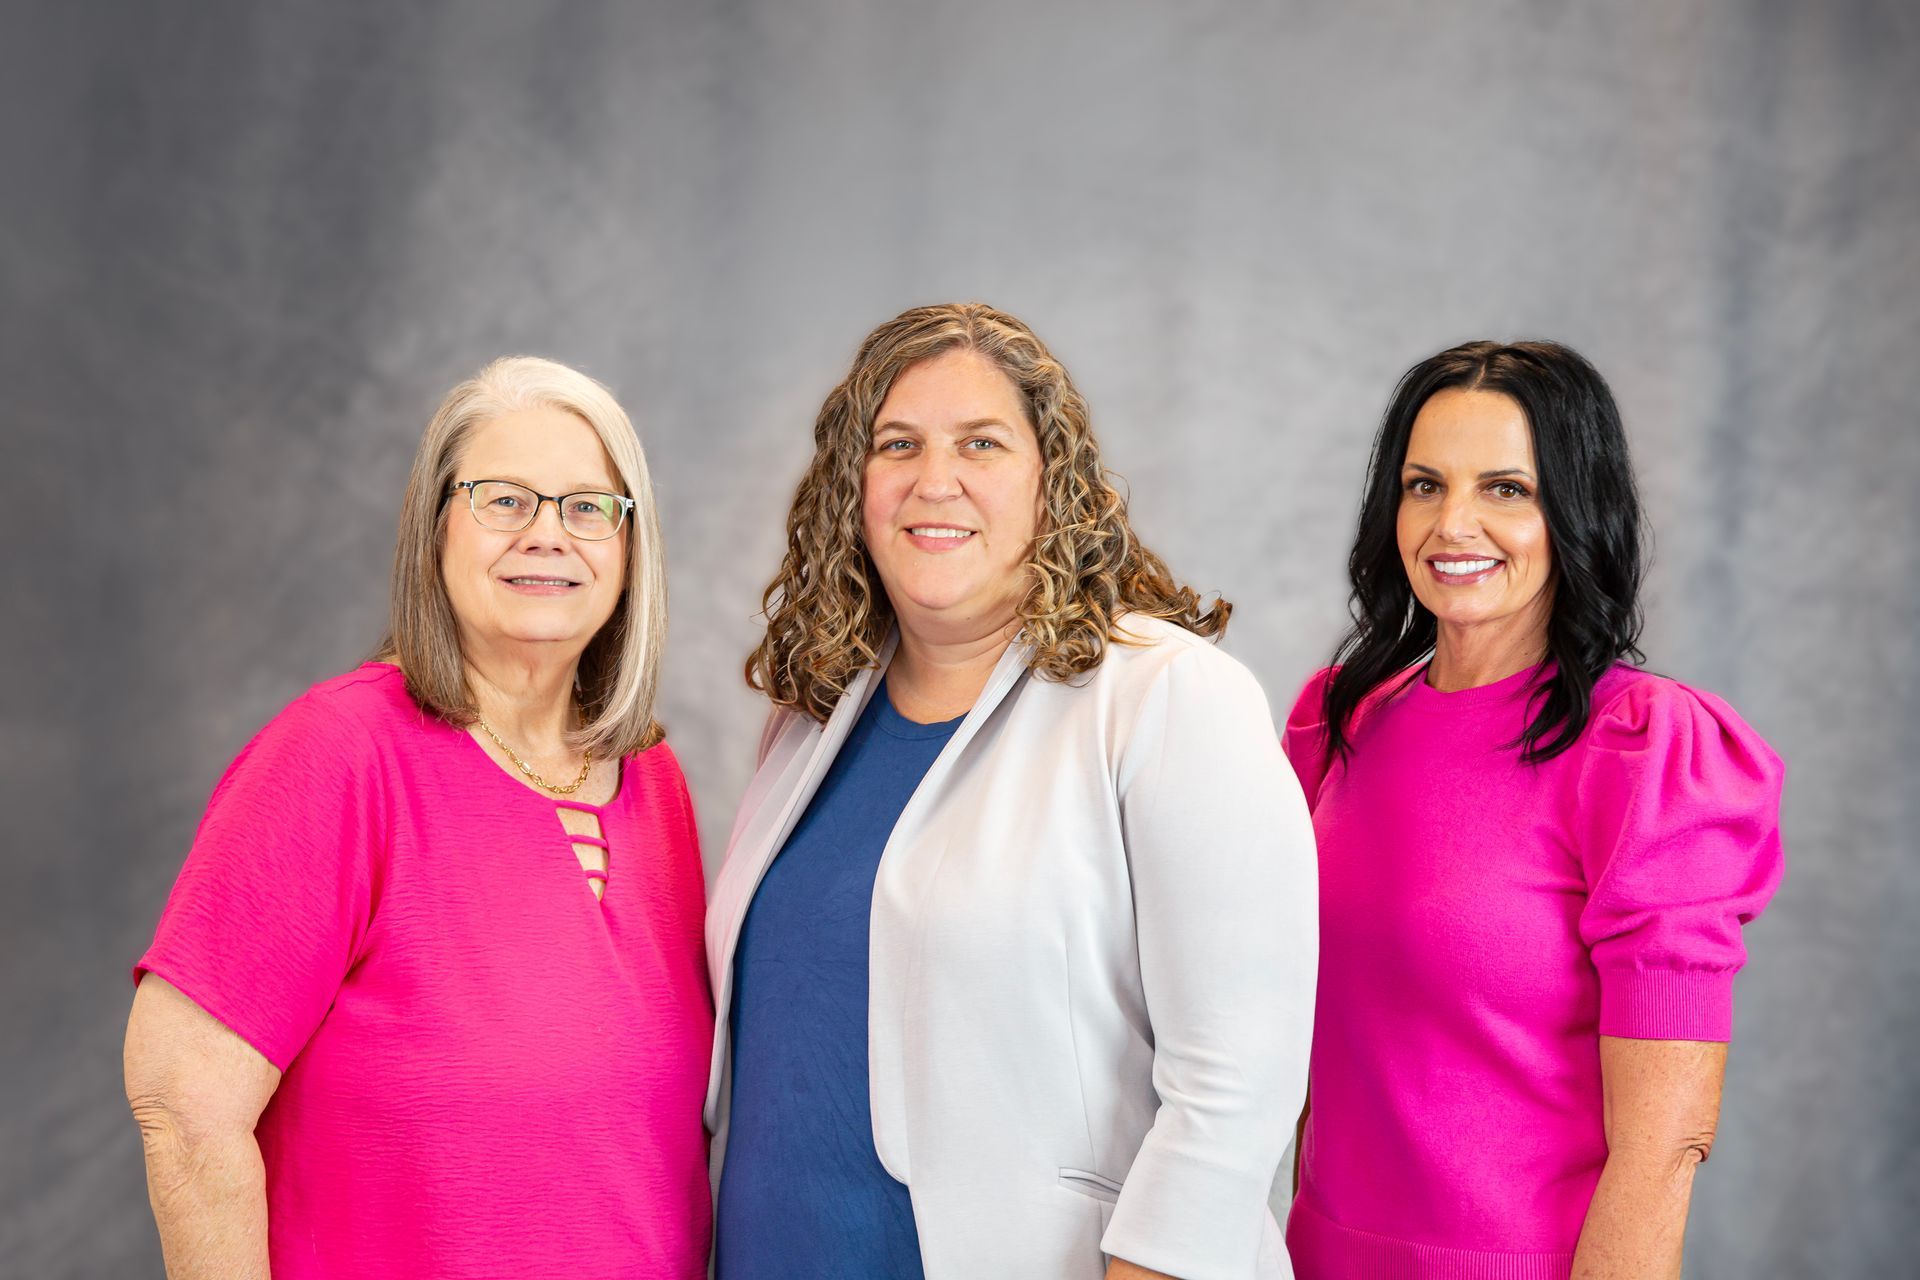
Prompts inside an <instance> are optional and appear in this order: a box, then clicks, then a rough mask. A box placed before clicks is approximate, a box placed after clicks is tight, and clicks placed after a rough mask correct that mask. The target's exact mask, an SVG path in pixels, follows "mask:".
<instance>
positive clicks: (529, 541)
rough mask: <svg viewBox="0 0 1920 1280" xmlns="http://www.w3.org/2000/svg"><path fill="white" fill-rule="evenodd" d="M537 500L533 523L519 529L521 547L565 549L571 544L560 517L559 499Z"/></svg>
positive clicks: (552, 549) (524, 548)
mask: <svg viewBox="0 0 1920 1280" xmlns="http://www.w3.org/2000/svg"><path fill="white" fill-rule="evenodd" d="M539 502H540V505H539V506H538V507H537V508H535V509H534V513H533V523H532V524H530V525H528V526H527V527H526V528H524V529H522V530H521V531H520V546H521V548H522V549H523V550H527V549H533V548H537V547H544V548H546V549H547V550H550V551H565V550H566V549H567V548H568V547H569V546H571V545H572V539H571V537H570V535H569V534H568V533H567V527H566V525H565V524H564V523H563V522H562V521H561V519H560V503H559V501H558V500H556V499H551V498H541V499H540V500H539Z"/></svg>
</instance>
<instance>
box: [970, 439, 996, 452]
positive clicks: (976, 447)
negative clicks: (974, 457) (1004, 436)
mask: <svg viewBox="0 0 1920 1280" xmlns="http://www.w3.org/2000/svg"><path fill="white" fill-rule="evenodd" d="M963 447H964V448H967V449H970V450H972V451H973V452H974V453H986V452H987V451H988V450H990V449H998V448H999V447H1000V442H999V441H998V440H993V439H989V438H988V437H986V436H975V437H974V438H973V439H971V440H969V441H967V443H966V444H965V446H963Z"/></svg>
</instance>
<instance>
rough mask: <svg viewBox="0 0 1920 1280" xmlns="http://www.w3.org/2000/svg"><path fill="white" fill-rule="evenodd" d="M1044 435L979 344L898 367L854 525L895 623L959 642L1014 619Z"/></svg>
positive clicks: (1023, 586) (1035, 509)
mask: <svg viewBox="0 0 1920 1280" xmlns="http://www.w3.org/2000/svg"><path fill="white" fill-rule="evenodd" d="M1040 473H1041V459H1040V441H1039V438H1038V437H1037V436H1036V435H1035V434H1034V429H1033V426H1032V424H1031V423H1029V422H1028V421H1027V413H1026V405H1025V403H1024V402H1023V400H1022V398H1021V396H1020V392H1019V389H1018V388H1016V387H1015V386H1014V384H1013V381H1012V380H1011V379H1010V378H1008V377H1007V375H1006V374H1005V373H1003V372H1002V371H1001V370H1000V368H999V366H998V365H996V364H994V363H993V362H992V361H991V360H989V359H987V358H986V357H985V356H982V355H980V354H979V353H978V352H976V351H972V350H968V349H965V348H956V349H954V350H951V351H947V352H944V353H942V354H940V355H937V356H934V357H932V358H931V359H928V360H923V361H921V362H920V363H918V364H915V365H911V366H909V367H908V368H906V369H905V370H903V371H902V372H901V373H900V375H899V376H898V377H896V378H895V379H894V380H893V386H892V387H891V388H890V389H889V391H888V393H887V398H886V399H885V400H884V401H883V402H882V403H881V405H880V411H879V413H878V414H877V415H875V419H874V429H873V444H872V447H871V449H870V450H869V452H868V454H867V463H866V476H865V484H864V489H863V494H862V502H861V524H862V532H863V534H864V536H865V538H866V543H867V550H868V552H869V553H870V554H871V555H872V556H873V563H874V567H875V568H876V569H878V570H879V573H880V581H881V583H882V585H884V586H885V588H886V591H887V598H888V600H889V601H890V602H891V603H892V605H893V611H894V615H895V616H896V617H897V618H898V619H899V622H900V626H901V627H902V629H904V630H907V631H909V632H910V633H912V634H914V635H916V636H919V637H923V638H925V639H928V640H930V641H939V640H964V639H974V638H978V637H979V636H982V635H985V634H986V633H988V632H990V631H992V630H994V629H995V628H998V627H1001V626H1004V625H1006V624H1007V623H1010V622H1011V621H1012V619H1013V614H1014V609H1015V607H1016V606H1017V605H1018V603H1019V601H1020V597H1021V596H1022V595H1023V594H1024V593H1025V591H1026V590H1027V587H1028V579H1027V575H1026V573H1025V565H1026V563H1027V560H1028V558H1029V556H1030V554H1031V552H1032V549H1033V539H1034V535H1035V533H1036V531H1037V530H1038V527H1039V521H1040Z"/></svg>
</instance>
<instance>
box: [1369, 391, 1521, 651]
mask: <svg viewBox="0 0 1920 1280" xmlns="http://www.w3.org/2000/svg"><path fill="white" fill-rule="evenodd" d="M1398 532H1399V542H1400V560H1401V563H1402V564H1403V565H1404V566H1405V568H1406V571H1407V578H1408V580H1409V581H1410V582H1411V583H1412V585H1413V594H1414V596H1415V597H1416V598H1417V599H1418V600H1419V601H1420V603H1421V604H1422V605H1424V606H1426V608H1427V609H1428V610H1429V611H1431V612H1432V614H1433V616H1434V617H1435V618H1436V619H1438V620H1439V624H1440V627H1441V630H1442V631H1443V632H1445V631H1447V630H1449V629H1462V628H1470V627H1487V626H1495V627H1499V628H1501V629H1502V630H1503V631H1504V630H1507V629H1511V630H1512V631H1513V632H1514V636H1513V640H1514V642H1515V644H1516V645H1517V646H1523V647H1525V648H1527V649H1529V650H1544V649H1545V647H1546V636H1547V620H1548V617H1549V615H1550V613H1551V610H1552V607H1553V553H1552V549H1551V547H1550V546H1549V543H1548V538H1547V521H1546V516H1545V514H1544V513H1543V512H1542V510H1541V506H1540V481H1539V469H1538V468H1537V467H1536V465H1535V463H1534V456H1533V432H1532V431H1531V430H1530V429H1529V427H1528V425H1527V417H1526V414H1525V413H1524V412H1523V411H1522V410H1521V408H1520V406H1519V404H1518V403H1517V402H1515V401H1514V400H1513V399H1512V398H1511V397H1508V396H1505V395H1502V394H1500V393H1498V392H1492V391H1469V390H1463V389H1461V388H1457V387H1454V388H1448V389H1447V390H1444V391H1440V392H1436V393H1435V394H1434V395H1433V397H1432V398H1430V399H1429V400H1428V401H1427V402H1426V404H1425V405H1423V406H1422V407H1421V409H1420V413H1419V415H1418V416H1417V417H1416V418H1415V419H1414V420H1413V431H1412V433H1411V434H1410V436H1409V437H1408V440H1407V456H1406V461H1405V462H1404V463H1403V464H1402V465H1401V468H1400V514H1399V521H1398Z"/></svg>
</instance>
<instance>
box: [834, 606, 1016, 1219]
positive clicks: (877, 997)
mask: <svg viewBox="0 0 1920 1280" xmlns="http://www.w3.org/2000/svg"><path fill="white" fill-rule="evenodd" d="M1032 657H1033V647H1032V646H1031V645H1029V644H1027V643H1026V642H1025V641H1023V640H1018V639H1016V640H1015V641H1014V642H1013V643H1012V644H1010V645H1008V646H1007V650H1006V652H1005V653H1003V654H1001V655H1000V661H999V663H997V664H996V665H995V666H994V669H993V674H992V675H991V676H989V677H987V684H986V687H985V688H984V689H982V690H981V691H980V696H979V698H978V699H976V700H975V701H974V704H973V709H972V710H970V711H968V712H967V717H966V719H964V720H962V721H961V722H960V727H959V728H957V729H955V730H954V732H953V737H952V738H950V739H948V740H947V745H946V747H945V748H944V749H943V750H942V751H941V752H940V755H939V757H938V758H937V759H935V760H934V762H933V765H932V767H931V768H929V769H928V770H927V774H926V777H924V778H922V779H921V780H920V785H919V786H918V787H916V788H915V789H914V792H913V796H912V798H910V799H909V800H908V801H907V805H906V808H904V809H902V810H901V811H900V817H899V819H898V821H896V822H895V823H894V824H893V834H892V835H891V836H890V837H889V838H888V840H887V847H886V850H885V851H884V852H883V853H882V854H881V855H880V871H879V875H878V877H877V878H876V880H875V883H874V887H873V914H872V917H871V925H870V929H869V934H868V952H867V954H868V965H867V1082H868V1091H869V1096H870V1098H871V1101H872V1105H873V1142H874V1150H875V1151H876V1152H877V1153H878V1154H879V1156H880V1163H881V1165H882V1166H884V1167H885V1169H886V1170H887V1172H888V1173H890V1174H892V1175H893V1176H894V1177H895V1178H896V1179H898V1180H899V1181H901V1182H907V1183H911V1179H910V1178H909V1177H908V1174H909V1167H908V1160H907V1154H908V1153H907V1115H906V1111H907V1108H906V1075H905V1062H904V1060H903V1049H904V1046H903V1045H902V1043H901V1039H902V1030H903V1028H904V1026H905V1021H906V1001H907V989H908V985H909V984H908V978H909V974H908V969H909V967H910V958H911V955H912V953H913V951H914V949H915V948H914V941H915V939H916V937H917V935H918V933H919V922H920V907H921V904H922V903H923V902H925V900H926V895H927V892H928V890H929V889H930V888H931V886H932V884H933V878H934V875H935V874H936V873H937V872H938V870H939V867H940V856H941V855H942V854H944V853H945V852H946V849H945V846H944V845H942V846H940V847H938V848H934V847H928V848H925V849H919V848H915V847H914V839H913V837H914V834H915V832H914V826H915V824H916V823H918V822H919V821H920V815H921V814H923V813H925V812H926V811H927V807H928V806H929V805H931V804H932V803H933V802H934V801H935V800H936V799H938V797H939V795H940V792H941V790H942V789H943V788H944V787H945V786H946V785H947V783H948V780H949V779H950V778H951V777H952V775H953V772H954V770H955V769H956V768H957V767H958V766H959V762H960V760H961V758H962V757H963V756H964V755H965V754H966V751H967V747H968V745H969V744H970V743H971V742H972V740H973V738H974V736H975V735H976V734H977V733H979V731H980V727H981V726H982V725H984V724H985V723H986V722H987V720H988V719H989V718H990V717H991V716H992V715H993V713H994V712H995V711H996V710H997V709H998V708H999V707H1000V704H1001V703H1003V702H1005V701H1006V700H1007V698H1008V696H1009V695H1011V694H1012V692H1013V691H1014V690H1015V689H1016V688H1018V687H1019V684H1020V681H1021V680H1022V679H1023V678H1024V677H1025V676H1026V674H1027V663H1028V662H1029V661H1031V659H1032ZM914 855H920V856H914Z"/></svg>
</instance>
